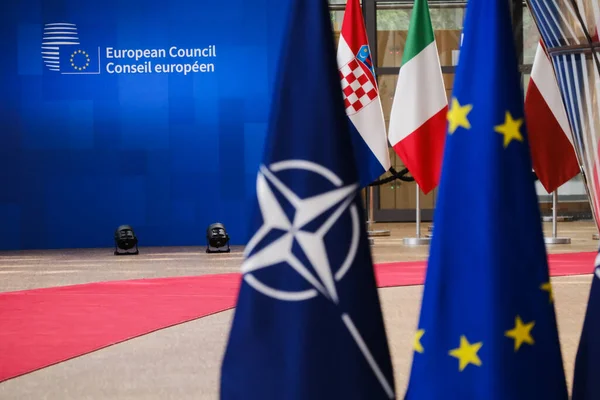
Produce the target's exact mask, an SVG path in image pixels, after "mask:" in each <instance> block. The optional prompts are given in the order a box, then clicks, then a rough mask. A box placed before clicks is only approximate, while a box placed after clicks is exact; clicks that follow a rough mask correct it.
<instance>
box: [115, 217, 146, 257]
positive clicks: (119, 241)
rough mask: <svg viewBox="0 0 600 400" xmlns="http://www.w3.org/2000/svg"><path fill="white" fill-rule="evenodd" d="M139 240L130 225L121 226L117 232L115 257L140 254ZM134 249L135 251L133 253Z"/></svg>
mask: <svg viewBox="0 0 600 400" xmlns="http://www.w3.org/2000/svg"><path fill="white" fill-rule="evenodd" d="M137 245H138V239H137V237H136V236H135V233H134V232H133V228H132V227H131V226H129V225H121V226H119V227H118V228H117V230H116V231H115V256H124V255H135V254H139V253H140V252H139V250H138V246H137ZM132 249H135V250H133V251H131V250H132Z"/></svg>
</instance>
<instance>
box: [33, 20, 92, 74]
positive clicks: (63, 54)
mask: <svg viewBox="0 0 600 400" xmlns="http://www.w3.org/2000/svg"><path fill="white" fill-rule="evenodd" d="M42 59H43V61H44V64H45V65H46V67H47V68H48V69H49V70H50V71H53V72H57V73H61V74H63V75H89V74H92V75H97V74H99V73H100V48H99V47H93V46H90V44H89V43H84V42H83V41H82V40H81V39H80V34H79V30H78V28H77V25H76V24H73V23H70V22H50V23H47V24H44V34H43V37H42Z"/></svg>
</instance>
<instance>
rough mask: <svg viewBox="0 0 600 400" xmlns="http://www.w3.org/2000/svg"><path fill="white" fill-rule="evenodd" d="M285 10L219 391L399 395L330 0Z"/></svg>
mask: <svg viewBox="0 0 600 400" xmlns="http://www.w3.org/2000/svg"><path fill="white" fill-rule="evenodd" d="M288 17H289V20H288V22H287V25H286V26H287V29H288V31H287V32H286V36H285V37H284V39H283V49H282V53H281V56H280V59H279V65H278V77H277V81H276V83H275V88H274V99H273V102H272V104H273V108H272V110H271V117H270V122H269V132H268V136H267V144H266V149H265V155H264V160H263V164H262V165H261V166H260V169H259V171H258V176H257V181H256V189H257V200H256V211H255V213H254V216H253V219H252V223H251V226H252V237H251V239H250V241H249V242H248V244H247V246H246V250H245V260H244V263H243V265H242V273H243V279H242V283H241V287H240V292H239V297H238V302H237V308H236V312H235V316H234V319H233V324H232V327H231V332H230V336H229V341H228V344H227V348H226V352H225V356H224V359H223V363H222V369H221V399H224V400H229V399H245V400H249V399H260V400H269V399H277V400H281V399H311V400H318V399H328V400H329V399H384V398H393V397H394V381H393V372H392V365H391V360H390V355H389V350H388V345H387V338H386V334H385V329H384V324H383V318H382V314H381V308H380V303H379V298H378V294H377V289H376V284H375V278H374V273H373V265H372V260H371V255H370V249H369V245H368V242H367V238H366V234H365V229H364V217H363V210H362V209H361V204H360V196H358V188H359V186H358V174H357V168H356V166H355V164H354V157H353V150H352V142H351V136H350V133H349V131H348V129H349V127H348V121H347V119H346V114H345V112H344V105H343V100H342V92H341V87H340V80H339V75H338V68H337V65H336V59H335V47H334V43H333V33H332V29H331V21H330V16H329V11H328V4H327V1H326V0H293V1H290V13H289V16H288Z"/></svg>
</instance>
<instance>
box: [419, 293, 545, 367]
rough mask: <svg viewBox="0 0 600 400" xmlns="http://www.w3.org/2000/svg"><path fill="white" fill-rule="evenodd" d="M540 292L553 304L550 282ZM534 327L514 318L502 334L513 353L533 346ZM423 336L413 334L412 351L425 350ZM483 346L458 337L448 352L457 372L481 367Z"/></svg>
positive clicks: (463, 337)
mask: <svg viewBox="0 0 600 400" xmlns="http://www.w3.org/2000/svg"><path fill="white" fill-rule="evenodd" d="M539 288H540V290H542V291H544V292H547V293H548V298H549V301H550V303H552V302H553V300H554V297H553V294H552V285H551V283H550V281H548V282H545V283H543V284H542V285H540V287H539ZM534 327H535V321H530V322H523V320H522V319H521V316H520V315H517V316H516V317H515V324H514V328H512V329H509V330H507V331H505V332H504V336H505V337H507V338H510V339H513V340H514V350H515V352H517V351H519V350H520V349H521V346H522V345H523V344H528V345H531V346H533V345H534V344H535V340H534V339H533V336H532V335H531V331H532V330H533V328H534ZM424 335H425V329H418V330H417V331H416V332H415V336H414V338H413V350H414V351H415V352H417V353H420V354H423V353H424V352H425V348H424V347H423V344H422V343H421V339H422V338H423V336H424ZM482 346H483V342H474V343H471V342H469V339H467V337H466V336H465V335H461V336H460V344H459V346H458V347H457V348H455V349H452V350H450V351H449V352H448V355H450V356H452V357H454V358H456V359H458V370H459V371H460V372H462V371H463V370H464V369H465V368H466V367H467V366H468V365H469V364H472V365H475V366H477V367H480V366H481V365H482V362H481V359H480V358H479V354H478V352H479V350H480V349H481V347H482Z"/></svg>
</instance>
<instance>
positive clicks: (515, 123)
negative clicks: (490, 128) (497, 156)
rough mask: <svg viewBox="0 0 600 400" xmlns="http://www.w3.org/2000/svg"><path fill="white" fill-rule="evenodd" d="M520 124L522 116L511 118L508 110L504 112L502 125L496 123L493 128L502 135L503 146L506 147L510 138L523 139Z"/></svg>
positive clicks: (521, 123)
mask: <svg viewBox="0 0 600 400" xmlns="http://www.w3.org/2000/svg"><path fill="white" fill-rule="evenodd" d="M521 125H523V118H519V119H516V120H515V119H513V117H512V115H511V114H510V112H508V111H507V112H506V116H505V117H504V123H503V124H502V125H496V126H495V127H494V130H495V131H496V132H498V133H500V134H501V135H504V148H507V147H508V145H509V144H510V142H511V141H512V140H518V141H519V142H522V141H523V135H521Z"/></svg>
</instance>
